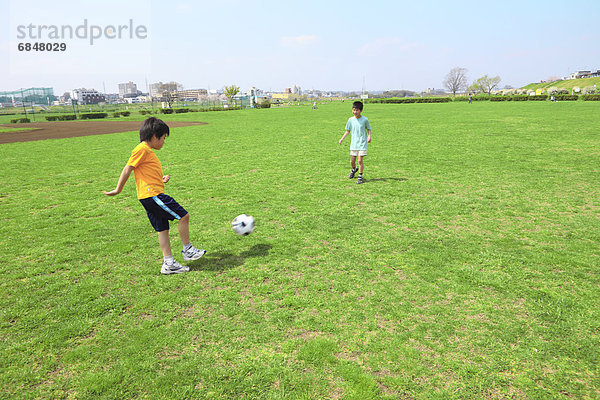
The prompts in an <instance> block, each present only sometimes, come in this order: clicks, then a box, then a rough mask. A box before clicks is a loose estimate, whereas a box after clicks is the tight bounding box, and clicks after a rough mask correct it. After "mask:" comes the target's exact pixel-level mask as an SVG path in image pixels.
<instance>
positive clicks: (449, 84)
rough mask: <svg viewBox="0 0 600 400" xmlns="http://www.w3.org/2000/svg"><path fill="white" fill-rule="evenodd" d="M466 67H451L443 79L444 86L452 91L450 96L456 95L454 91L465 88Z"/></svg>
mask: <svg viewBox="0 0 600 400" xmlns="http://www.w3.org/2000/svg"><path fill="white" fill-rule="evenodd" d="M467 85H468V83H467V69H466V68H460V67H456V68H452V69H451V70H450V72H448V75H446V78H445V79H444V87H445V88H446V89H448V90H449V91H450V92H452V96H456V92H460V91H461V90H465V89H466V88H467Z"/></svg>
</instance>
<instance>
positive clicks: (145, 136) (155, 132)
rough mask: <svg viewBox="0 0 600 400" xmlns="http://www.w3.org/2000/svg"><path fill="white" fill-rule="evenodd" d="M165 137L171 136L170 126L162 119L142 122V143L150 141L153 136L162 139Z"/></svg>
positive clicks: (149, 119) (151, 118)
mask: <svg viewBox="0 0 600 400" xmlns="http://www.w3.org/2000/svg"><path fill="white" fill-rule="evenodd" d="M164 135H166V136H169V126H168V125H167V124H165V123H164V122H163V120H162V119H158V118H155V117H150V118H148V119H147V120H145V121H144V122H142V126H141V127H140V142H145V141H147V140H150V139H152V137H153V136H156V137H157V138H161V137H162V136H164Z"/></svg>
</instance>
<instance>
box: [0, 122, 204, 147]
mask: <svg viewBox="0 0 600 400" xmlns="http://www.w3.org/2000/svg"><path fill="white" fill-rule="evenodd" d="M165 122H166V123H167V125H169V127H170V128H177V127H181V126H192V125H206V122H184V121H165ZM141 124H142V121H62V122H34V123H31V124H16V125H15V124H0V128H8V129H15V130H16V129H22V128H28V129H29V130H26V131H20V132H0V144H3V143H14V142H31V141H34V140H46V139H63V138H70V137H75V136H90V135H103V134H106V133H118V132H131V131H139V129H140V125H141ZM31 128H33V129H31Z"/></svg>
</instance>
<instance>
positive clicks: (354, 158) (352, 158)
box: [348, 156, 358, 179]
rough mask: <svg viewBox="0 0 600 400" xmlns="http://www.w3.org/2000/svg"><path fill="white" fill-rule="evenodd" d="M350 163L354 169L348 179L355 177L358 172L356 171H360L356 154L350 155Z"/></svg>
mask: <svg viewBox="0 0 600 400" xmlns="http://www.w3.org/2000/svg"><path fill="white" fill-rule="evenodd" d="M350 165H351V166H352V171H350V175H348V179H352V178H354V174H356V171H358V168H356V156H350Z"/></svg>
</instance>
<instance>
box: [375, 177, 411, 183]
mask: <svg viewBox="0 0 600 400" xmlns="http://www.w3.org/2000/svg"><path fill="white" fill-rule="evenodd" d="M407 180H408V178H375V179H365V183H367V182H388V181H396V182H404V181H407Z"/></svg>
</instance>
